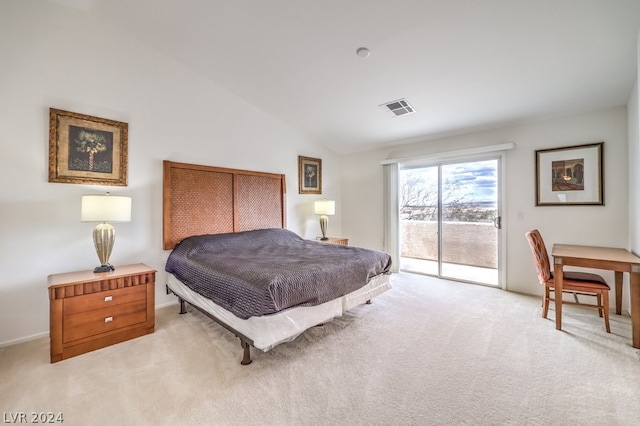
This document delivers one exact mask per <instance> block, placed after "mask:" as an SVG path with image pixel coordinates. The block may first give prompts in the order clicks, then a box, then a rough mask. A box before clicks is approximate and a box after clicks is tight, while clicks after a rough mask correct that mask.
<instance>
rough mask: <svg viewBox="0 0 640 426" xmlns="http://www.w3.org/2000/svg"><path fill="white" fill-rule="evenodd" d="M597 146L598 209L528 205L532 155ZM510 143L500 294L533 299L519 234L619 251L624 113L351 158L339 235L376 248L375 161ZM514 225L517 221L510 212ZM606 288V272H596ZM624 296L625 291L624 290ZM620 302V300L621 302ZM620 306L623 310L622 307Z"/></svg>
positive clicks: (346, 161)
mask: <svg viewBox="0 0 640 426" xmlns="http://www.w3.org/2000/svg"><path fill="white" fill-rule="evenodd" d="M600 141H604V142H605V145H604V174H605V176H604V184H605V206H560V207H551V206H546V207H536V206H535V150H537V149H545V148H554V147H562V146H571V145H580V144H586V143H590V142H600ZM504 142H515V144H516V148H515V149H514V150H511V151H508V152H507V155H506V176H504V177H503V180H504V183H505V185H506V199H505V200H504V212H503V213H504V214H503V219H504V220H503V225H504V228H503V229H504V232H506V233H507V238H506V244H507V246H506V247H505V250H506V258H507V264H506V268H507V269H506V270H507V280H506V281H507V282H506V288H507V289H508V290H511V291H514V292H520V293H528V294H541V289H540V285H539V284H538V281H537V278H536V273H535V267H534V264H533V260H532V258H531V252H530V250H529V246H528V245H527V242H526V240H525V238H524V233H525V232H526V231H527V230H529V229H532V228H538V229H539V230H540V232H541V233H542V235H543V237H544V238H545V242H546V243H547V245H548V248H549V249H550V248H551V246H552V245H553V244H554V243H568V244H589V245H602V246H614V247H627V244H628V226H627V223H628V217H627V215H628V211H629V210H628V192H627V186H628V180H627V169H628V161H627V148H628V143H627V110H626V108H625V107H619V108H615V109H610V110H606V111H600V112H594V113H591V114H584V115H577V116H572V117H565V118H560V119H553V120H547V121H541V122H536V123H529V124H522V125H518V126H512V127H506V128H502V129H497V130H490V131H483V132H477V133H473V134H467V135H463V136H457V137H451V138H446V139H439V140H432V141H427V142H423V143H416V144H412V145H406V146H398V147H395V148H390V149H383V150H377V151H373V152H369V153H366V154H357V155H352V156H347V157H343V159H342V176H343V182H342V196H343V201H342V202H343V204H344V208H343V211H344V212H345V213H344V216H343V221H342V223H343V228H344V229H345V230H346V231H347V232H346V233H345V235H344V236H345V237H348V238H350V239H351V241H352V242H353V243H354V244H356V245H358V244H362V245H366V246H372V247H373V246H374V247H378V248H382V241H383V231H382V209H381V206H382V182H383V179H382V166H381V165H380V161H381V160H384V159H388V158H403V157H409V156H413V155H420V154H432V153H437V152H445V151H453V150H458V149H465V148H472V147H478V146H487V145H495V144H500V143H504ZM519 212H521V213H522V215H521V216H522V219H521V220H518V219H517V217H518V213H519ZM603 274H604V275H605V278H607V279H608V280H609V281H610V282H613V273H609V272H603ZM626 294H627V297H628V291H626ZM625 303H626V300H625ZM626 306H628V303H626Z"/></svg>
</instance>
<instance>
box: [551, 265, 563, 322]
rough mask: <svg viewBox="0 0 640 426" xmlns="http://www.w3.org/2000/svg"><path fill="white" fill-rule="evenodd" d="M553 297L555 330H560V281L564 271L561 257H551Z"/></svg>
mask: <svg viewBox="0 0 640 426" xmlns="http://www.w3.org/2000/svg"><path fill="white" fill-rule="evenodd" d="M553 263H554V265H553V284H554V289H553V290H554V291H553V297H554V299H556V303H555V305H556V330H562V281H563V279H564V272H563V270H562V259H559V258H554V259H553Z"/></svg>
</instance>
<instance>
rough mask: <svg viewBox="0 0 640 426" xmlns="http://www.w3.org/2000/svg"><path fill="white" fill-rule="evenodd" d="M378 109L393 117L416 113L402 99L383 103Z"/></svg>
mask: <svg viewBox="0 0 640 426" xmlns="http://www.w3.org/2000/svg"><path fill="white" fill-rule="evenodd" d="M380 107H381V108H383V109H384V110H386V111H389V112H390V113H391V114H393V116H394V117H398V116H400V115H407V114H413V113H414V112H416V110H415V109H414V108H413V107H412V106H411V105H410V104H409V102H407V100H406V99H404V98H402V99H398V100H396V101H391V102H387V103H384V104H382V105H380Z"/></svg>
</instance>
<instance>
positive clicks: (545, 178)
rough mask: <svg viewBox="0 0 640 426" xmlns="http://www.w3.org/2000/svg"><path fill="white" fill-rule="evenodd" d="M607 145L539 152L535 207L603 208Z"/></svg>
mask: <svg viewBox="0 0 640 426" xmlns="http://www.w3.org/2000/svg"><path fill="white" fill-rule="evenodd" d="M603 146H604V142H597V143H592V144H587V145H576V146H568V147H564V148H554V149H541V150H537V151H536V206H585V205H595V206H602V205H604V180H603V179H604V178H603V164H604V162H603V152H602V151H603Z"/></svg>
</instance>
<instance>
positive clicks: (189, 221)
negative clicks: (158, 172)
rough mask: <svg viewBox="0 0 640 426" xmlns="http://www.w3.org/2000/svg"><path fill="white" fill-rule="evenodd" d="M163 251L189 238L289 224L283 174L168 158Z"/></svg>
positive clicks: (164, 193) (280, 226) (163, 187)
mask: <svg viewBox="0 0 640 426" xmlns="http://www.w3.org/2000/svg"><path fill="white" fill-rule="evenodd" d="M163 166H164V171H163V183H162V193H163V202H162V211H163V220H162V221H163V224H162V225H163V238H162V244H163V248H164V249H165V250H171V249H173V248H174V247H175V246H176V244H177V243H179V242H180V241H181V240H183V239H184V238H186V237H190V236H192V235H203V234H223V233H229V232H241V231H250V230H253V229H265V228H285V227H286V225H287V221H286V192H287V190H286V182H285V175H280V174H274V173H263V172H254V171H248V170H236V169H226V168H221V167H211V166H201V165H196V164H185V163H175V162H172V161H164V163H163Z"/></svg>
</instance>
